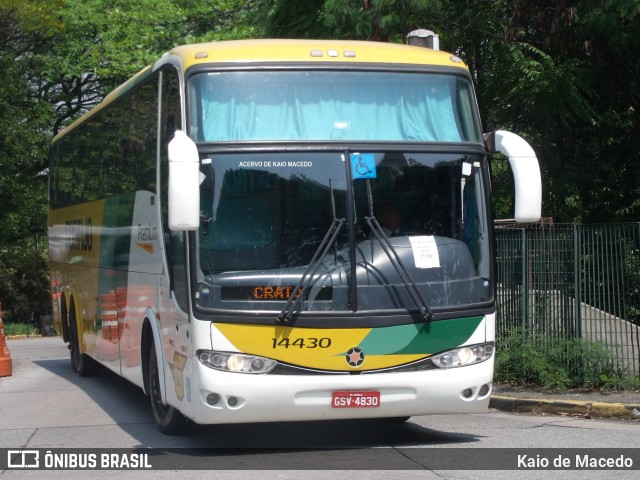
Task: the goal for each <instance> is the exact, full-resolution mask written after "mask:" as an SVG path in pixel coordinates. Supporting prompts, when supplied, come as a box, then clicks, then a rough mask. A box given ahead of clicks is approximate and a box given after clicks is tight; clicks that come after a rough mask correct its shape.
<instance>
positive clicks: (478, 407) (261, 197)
mask: <svg viewBox="0 0 640 480" xmlns="http://www.w3.org/2000/svg"><path fill="white" fill-rule="evenodd" d="M482 132H483V131H482V128H481V123H480V118H479V114H478V108H477V104H476V99H475V96H474V88H473V82H472V78H471V76H470V73H469V70H468V68H467V67H466V66H465V64H464V63H463V62H462V60H461V59H460V58H458V57H457V56H455V55H452V54H450V53H446V52H443V51H441V50H439V49H438V48H437V45H433V44H431V46H430V47H423V46H415V45H402V44H385V43H376V42H364V41H339V40H333V41H326V40H322V41H321V40H304V41H303V40H239V41H225V42H216V43H204V44H192V45H185V46H179V47H176V48H175V49H173V50H172V51H170V52H168V53H166V54H164V55H163V56H162V57H161V58H160V59H159V60H157V61H156V63H154V64H153V65H152V66H149V67H148V68H146V69H144V70H142V71H141V72H140V73H138V74H137V75H136V76H134V77H133V78H131V79H130V80H128V81H127V82H126V83H124V84H123V85H121V86H120V87H118V88H117V89H115V90H114V91H113V92H111V93H110V94H109V95H108V96H106V97H105V98H104V100H103V101H102V102H101V103H100V104H99V105H97V106H96V107H95V108H93V109H92V110H90V111H89V112H88V113H86V114H85V115H84V116H82V117H81V118H79V119H78V120H77V121H76V122H75V123H73V124H71V125H70V126H69V127H67V128H65V129H64V130H63V131H62V132H61V133H60V134H58V135H57V136H56V137H55V138H54V139H53V141H52V145H51V151H50V191H49V214H48V234H49V253H50V269H51V284H52V303H53V319H54V325H55V328H56V330H57V331H58V333H59V334H60V335H61V336H62V339H63V340H64V342H66V343H68V344H69V349H70V358H71V365H72V367H73V369H74V370H75V371H76V372H77V373H78V374H79V375H80V376H86V375H90V374H92V373H93V372H94V371H95V368H96V366H98V365H102V366H103V367H106V368H108V369H110V370H112V371H113V372H115V373H116V374H118V375H120V376H122V377H124V378H125V379H127V380H129V381H130V382H133V383H134V384H135V385H138V386H139V387H140V388H142V389H143V391H144V392H145V394H146V395H148V397H149V398H150V404H151V408H152V410H153V414H154V417H155V420H156V421H157V423H158V426H159V428H160V430H161V431H162V432H164V433H168V434H173V433H176V432H178V431H179V430H180V429H181V428H182V427H183V426H184V424H185V423H187V422H188V421H191V422H195V423H198V424H227V423H253V422H280V421H307V420H330V419H373V418H385V419H407V418H409V417H411V416H415V415H429V414H445V413H474V412H483V411H485V410H486V409H487V407H488V403H489V397H490V395H491V388H492V378H493V365H494V358H495V314H496V303H495V298H496V281H495V275H496V269H495V266H494V239H493V230H492V225H493V218H492V212H491V199H490V184H489V159H490V158H491V156H492V155H493V153H501V154H503V155H505V156H506V157H508V158H509V162H510V165H511V167H512V171H513V178H514V184H515V218H516V220H517V221H521V222H532V221H536V220H537V219H539V218H540V210H541V187H540V184H541V181H540V169H539V166H538V161H537V159H536V156H535V153H534V152H533V150H532V149H531V147H530V146H529V145H528V144H527V142H526V141H524V140H523V139H522V138H521V137H519V136H518V135H515V134H513V133H509V132H506V131H501V130H499V131H495V132H491V133H489V134H486V135H483V133H482Z"/></svg>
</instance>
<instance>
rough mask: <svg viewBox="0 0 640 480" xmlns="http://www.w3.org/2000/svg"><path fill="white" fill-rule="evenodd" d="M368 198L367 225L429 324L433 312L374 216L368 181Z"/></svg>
mask: <svg viewBox="0 0 640 480" xmlns="http://www.w3.org/2000/svg"><path fill="white" fill-rule="evenodd" d="M367 197H368V202H369V216H368V217H364V219H365V221H366V222H367V225H369V229H370V230H371V232H372V233H373V236H374V237H376V240H378V242H379V243H380V246H381V247H382V250H383V251H384V253H385V254H386V255H387V257H388V258H389V261H390V262H391V265H393V268H395V269H396V272H398V276H399V277H400V279H401V280H402V282H403V283H404V285H405V287H406V288H407V292H409V296H411V299H412V300H413V302H414V303H415V304H416V307H417V308H418V311H419V312H420V315H421V316H422V318H423V319H424V320H425V321H427V322H429V321H431V319H432V318H433V311H432V310H431V308H430V307H429V305H428V304H427V302H425V301H424V299H423V298H422V295H420V291H419V290H418V286H417V285H416V282H414V281H413V278H411V275H410V274H409V272H408V271H407V268H406V267H405V266H404V264H403V263H402V260H400V257H399V256H398V253H397V252H396V250H395V248H393V245H391V242H390V241H389V237H388V236H387V234H386V233H385V231H384V230H383V229H382V227H381V226H380V224H379V223H378V220H377V219H376V217H375V216H374V215H373V195H372V194H371V183H370V182H369V180H368V179H367Z"/></svg>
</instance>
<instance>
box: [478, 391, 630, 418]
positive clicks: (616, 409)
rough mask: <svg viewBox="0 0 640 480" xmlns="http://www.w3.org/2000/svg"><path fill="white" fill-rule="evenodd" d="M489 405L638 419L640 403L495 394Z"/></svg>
mask: <svg viewBox="0 0 640 480" xmlns="http://www.w3.org/2000/svg"><path fill="white" fill-rule="evenodd" d="M489 407H490V408H495V409H497V410H503V411H507V412H520V413H537V414H540V413H542V414H554V415H568V416H578V417H584V418H616V419H623V420H640V405H626V404H623V403H606V402H585V401H576V400H561V401H557V400H547V399H540V398H518V397H507V396H502V395H495V396H492V397H491V400H490V402H489Z"/></svg>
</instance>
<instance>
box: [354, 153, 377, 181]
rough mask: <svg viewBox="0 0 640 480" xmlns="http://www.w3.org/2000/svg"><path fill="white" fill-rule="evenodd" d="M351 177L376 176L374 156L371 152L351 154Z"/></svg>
mask: <svg viewBox="0 0 640 480" xmlns="http://www.w3.org/2000/svg"><path fill="white" fill-rule="evenodd" d="M351 177H352V178H354V179H356V178H376V177H377V174H376V157H375V155H374V154H373V153H352V154H351Z"/></svg>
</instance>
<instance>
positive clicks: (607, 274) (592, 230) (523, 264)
mask: <svg viewBox="0 0 640 480" xmlns="http://www.w3.org/2000/svg"><path fill="white" fill-rule="evenodd" d="M496 248H497V282H498V290H497V334H498V338H500V337H501V336H503V335H505V334H506V333H507V332H508V331H509V330H510V329H512V328H513V327H524V328H525V330H526V331H527V332H530V333H531V334H542V336H543V337H544V338H546V339H548V340H549V341H553V340H554V339H563V338H566V337H567V336H571V337H581V338H587V339H590V340H592V341H594V342H602V344H603V345H605V346H606V348H607V349H608V350H610V351H611V352H612V354H613V356H614V359H615V363H616V369H617V370H618V371H620V372H623V373H628V374H631V375H633V376H636V377H639V378H640V342H639V340H640V223H635V224H606V225H580V224H569V225H567V224H555V225H554V224H552V223H549V222H547V223H540V224H536V225H533V226H526V227H517V226H514V225H497V226H496Z"/></svg>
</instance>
